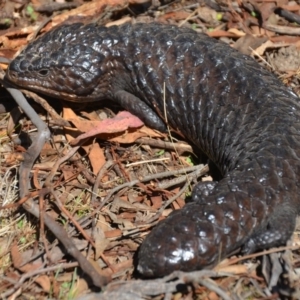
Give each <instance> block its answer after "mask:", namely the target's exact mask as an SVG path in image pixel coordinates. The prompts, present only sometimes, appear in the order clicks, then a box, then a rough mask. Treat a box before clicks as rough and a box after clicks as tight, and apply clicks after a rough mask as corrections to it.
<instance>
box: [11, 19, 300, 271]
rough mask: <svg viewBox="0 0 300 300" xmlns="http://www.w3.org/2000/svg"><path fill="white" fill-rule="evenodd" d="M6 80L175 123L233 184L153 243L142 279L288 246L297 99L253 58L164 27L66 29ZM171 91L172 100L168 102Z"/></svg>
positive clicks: (162, 229)
mask: <svg viewBox="0 0 300 300" xmlns="http://www.w3.org/2000/svg"><path fill="white" fill-rule="evenodd" d="M6 80H9V81H10V82H13V83H14V84H16V85H18V86H22V87H26V88H28V89H31V90H34V91H37V92H41V93H44V94H47V95H51V96H54V97H58V98H62V99H66V100H70V101H76V102H79V101H99V100H104V99H106V100H108V101H115V102H117V103H119V104H120V105H121V106H123V107H124V108H125V109H127V110H129V111H130V112H132V113H134V114H136V115H137V116H138V117H140V118H141V119H142V120H143V121H144V122H145V123H146V124H147V125H149V126H151V127H153V128H156V129H159V130H165V128H166V126H165V120H163V119H164V118H163V116H164V103H163V102H164V100H163V99H164V98H165V99H166V111H167V121H168V123H169V124H170V126H171V127H172V128H173V129H175V130H177V131H180V132H181V133H182V134H183V135H184V136H185V137H186V138H187V139H189V140H190V141H191V142H192V143H194V144H195V145H196V146H197V147H199V148H200V149H202V150H203V151H204V152H205V153H206V154H207V155H208V157H209V158H210V159H211V160H212V161H214V162H215V163H216V164H217V166H218V167H219V168H220V170H221V172H222V174H223V175H224V178H223V179H222V180H221V181H220V182H218V183H216V184H210V185H204V184H200V185H198V186H196V188H195V190H194V191H193V199H194V201H193V202H192V203H190V204H187V205H186V206H185V207H184V208H183V209H181V210H177V211H175V212H173V213H172V214H171V215H170V216H169V217H168V218H167V219H166V220H164V221H162V222H160V223H159V224H158V225H157V226H156V227H155V228H154V229H153V230H152V232H151V233H150V234H149V235H148V236H147V238H146V240H145V241H144V243H143V244H142V246H141V249H140V251H139V255H138V260H139V261H138V270H139V272H140V273H142V274H144V275H145V276H162V275H164V274H168V273H170V272H172V271H173V270H178V269H181V270H185V271H191V270H195V269H200V268H204V267H210V266H213V265H215V264H216V263H217V262H218V261H219V260H220V259H222V258H224V257H225V256H227V255H229V254H230V253H231V252H232V251H234V250H236V249H238V248H240V247H242V249H243V251H244V252H247V253H249V252H253V251H255V250H257V249H263V248H269V247H272V246H278V245H282V244H284V243H285V242H286V241H287V240H288V239H289V237H290V236H291V234H292V232H293V230H294V226H295V218H296V215H297V213H298V212H299V207H300V205H299V204H300V201H299V193H300V188H299V185H300V123H299V121H300V106H299V98H298V97H297V96H296V95H295V94H294V93H293V92H292V91H291V90H289V89H288V88H287V87H285V86H284V85H283V84H282V83H281V82H280V81H279V80H278V79H277V78H276V77H275V76H274V75H272V74H271V73H269V72H268V71H266V70H265V69H264V68H262V67H261V66H259V64H257V63H256V62H255V61H254V60H253V59H252V58H250V57H248V56H245V55H242V54H240V53H239V52H237V51H235V50H233V49H231V48H230V47H229V46H228V45H225V44H224V43H221V42H218V41H216V40H214V39H212V38H209V37H208V36H206V35H204V34H197V33H196V32H194V31H193V30H190V29H183V28H182V29H179V28H177V27H175V26H168V25H158V24H136V25H133V26H131V25H128V24H127V25H123V26H120V27H110V28H105V27H100V26H97V25H95V24H90V25H85V26H84V25H82V24H73V25H66V26H63V27H59V28H57V29H55V30H53V31H51V32H49V33H47V34H45V35H44V36H42V37H41V38H39V39H37V40H36V41H34V42H32V43H31V44H30V45H29V46H28V47H27V48H26V49H25V50H23V52H21V54H20V55H19V56H18V57H17V58H16V59H15V60H14V61H13V62H12V63H11V64H10V66H9V68H8V70H7V74H6ZM164 84H165V96H164Z"/></svg>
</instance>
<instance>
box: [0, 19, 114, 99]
mask: <svg viewBox="0 0 300 300" xmlns="http://www.w3.org/2000/svg"><path fill="white" fill-rule="evenodd" d="M98 28H99V27H97V28H96V26H95V25H94V24H89V25H82V24H81V23H76V24H72V25H63V26H60V27H58V28H56V29H54V30H52V31H50V32H48V33H46V34H44V35H43V36H41V37H39V38H38V39H36V40H35V41H33V42H31V43H30V44H29V45H28V46H27V47H26V48H25V49H24V50H23V51H22V52H21V53H20V54H19V55H18V56H17V57H16V58H15V59H14V60H13V61H12V62H11V63H10V65H9V67H8V69H7V72H6V75H5V80H6V81H8V82H10V83H12V84H14V85H16V86H18V87H22V88H24V89H28V90H32V91H35V92H40V93H42V94H46V95H50V96H52V97H56V98H61V99H63V100H68V101H76V102H77V101H96V100H99V99H100V98H101V96H104V95H103V94H104V93H105V96H106V98H108V97H107V96H109V86H110V82H109V81H110V77H111V76H110V74H111V73H112V69H111V64H110V65H109V67H110V72H107V69H108V64H109V62H108V60H107V59H106V55H107V53H108V52H107V51H106V50H105V49H103V47H104V48H105V47H106V48H107V45H106V44H105V42H104V41H103V39H101V34H100V35H98V34H96V33H95V30H96V29H97V30H98V31H99V29H98ZM100 30H102V31H105V30H107V28H105V27H101V29H100ZM103 36H105V34H104V35H103ZM108 46H110V45H108ZM105 51H106V52H105ZM103 52H104V53H103ZM106 73H108V74H106ZM104 75H105V76H104ZM104 90H105V92H104ZM102 91H103V93H102Z"/></svg>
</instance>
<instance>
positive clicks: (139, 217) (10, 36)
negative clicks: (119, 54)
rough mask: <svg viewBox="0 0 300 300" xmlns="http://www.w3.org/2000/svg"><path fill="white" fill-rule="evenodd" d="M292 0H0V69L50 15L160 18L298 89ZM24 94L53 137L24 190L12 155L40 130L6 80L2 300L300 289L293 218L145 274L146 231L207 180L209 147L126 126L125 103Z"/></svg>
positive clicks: (20, 154) (58, 20) (286, 295)
mask: <svg viewBox="0 0 300 300" xmlns="http://www.w3.org/2000/svg"><path fill="white" fill-rule="evenodd" d="M299 2H300V1H285V0H281V1H280V0H279V1H275V0H274V1H272V0H260V1H259V0H257V1H254V0H250V1H242V0H238V1H226V0H219V1H212V0H206V1H194V0H190V1H183V0H182V1H159V0H153V1H147V0H131V1H125V0H109V1H104V0H94V1H82V0H79V1H65V0H59V1H57V2H54V1H52V0H32V1H30V0H28V1H25V0H15V1H9V0H6V1H5V0H2V1H1V0H0V57H1V59H0V70H1V69H2V71H1V72H0V73H1V74H2V75H1V77H0V78H3V72H5V70H6V68H7V63H8V62H9V61H10V60H11V59H13V58H14V57H15V56H16V55H17V53H18V51H19V50H20V49H22V48H23V47H24V46H26V45H27V44H28V43H29V42H30V41H32V40H33V39H35V37H36V36H39V35H42V34H43V33H45V32H48V31H49V30H51V29H52V28H53V27H55V26H57V25H60V24H67V23H68V24H70V23H75V22H84V23H88V22H91V21H93V22H97V23H99V24H101V25H106V26H111V25H120V24H123V23H125V22H132V23H136V22H147V23H149V22H160V23H166V24H176V25H178V26H185V27H190V28H193V29H195V30H197V31H199V32H204V33H206V34H208V35H209V36H211V37H213V38H216V39H220V40H222V41H223V42H225V43H228V44H229V45H230V46H232V47H234V48H236V49H238V50H239V51H241V52H242V53H244V54H247V55H251V56H252V57H254V58H255V59H256V60H257V61H258V62H259V63H260V64H262V65H263V66H264V67H265V68H267V69H268V70H270V71H271V72H273V73H274V74H276V76H278V77H279V78H280V79H281V80H282V81H283V82H284V83H285V84H286V85H287V86H290V87H291V88H293V90H294V91H295V92H296V93H297V94H299V95H300V85H299V70H300V51H299V47H300V37H299V35H300V27H299V24H300V3H299ZM25 95H26V97H27V99H28V101H29V103H30V104H31V105H32V107H33V108H34V110H35V111H36V112H37V113H38V114H39V116H40V118H41V119H42V120H43V121H44V122H45V123H46V124H47V125H48V126H49V129H50V132H51V138H50V139H49V140H48V141H47V142H46V143H45V145H44V146H43V148H42V149H41V151H40V155H39V156H38V158H37V159H36V160H35V162H34V166H33V167H32V168H31V170H29V172H30V173H29V174H28V175H29V176H30V182H29V183H26V184H25V185H27V184H29V185H27V187H26V189H29V193H28V194H27V195H26V196H24V197H21V198H20V193H19V187H20V185H19V182H20V181H22V180H25V182H27V181H26V178H25V179H24V177H23V178H22V176H25V175H24V174H23V175H22V174H20V176H21V177H20V178H19V175H18V174H19V170H20V168H19V167H20V164H21V163H22V162H23V161H24V159H25V158H26V156H25V153H26V151H27V149H28V148H29V146H30V145H31V142H32V141H34V140H35V139H36V137H37V129H36V126H35V125H34V124H35V122H34V120H30V118H28V117H27V116H26V115H25V114H23V113H22V111H21V110H20V109H19V108H18V106H17V104H16V103H15V101H14V100H13V98H12V97H11V96H10V94H9V93H8V92H7V91H6V90H5V89H4V87H3V86H2V85H1V81H0V113H1V114H0V133H1V134H0V141H1V144H0V161H1V166H0V178H1V179H0V186H1V188H0V205H2V207H1V210H0V297H1V299H75V298H76V299H85V300H87V299H210V300H214V299H300V271H299V270H300V269H299V267H300V255H299V254H300V252H299V247H300V241H299V231H297V228H300V227H299V226H297V227H296V231H295V233H294V235H293V237H292V239H291V241H290V242H289V243H288V245H287V246H286V247H281V248H274V249H270V250H267V251H263V252H260V253H255V254H253V255H248V256H241V255H239V254H238V253H237V254H236V256H232V257H230V258H228V259H225V260H224V261H222V262H220V264H219V265H218V266H217V267H216V268H214V269H213V270H202V271H197V272H191V273H184V272H176V273H174V274H171V275H169V276H166V277H163V278H159V279H152V280H149V279H148V280H146V279H142V278H141V277H140V276H139V274H137V272H136V271H135V263H136V260H135V259H136V253H137V251H138V248H139V246H140V244H141V242H142V241H143V239H144V238H145V236H146V235H147V234H148V233H149V232H150V230H151V229H152V228H153V226H155V225H156V224H157V222H158V221H159V220H162V219H164V218H166V217H167V216H168V215H169V214H170V213H171V212H172V211H173V210H176V209H180V208H182V207H183V206H184V204H185V201H186V199H188V198H189V196H190V194H191V190H192V186H193V184H194V183H195V182H196V181H197V180H198V181H199V180H204V181H208V180H212V179H213V178H215V176H216V175H215V174H214V171H213V170H209V168H208V166H207V165H206V163H207V159H206V158H205V157H203V155H202V154H201V153H199V151H198V150H197V149H194V148H193V145H189V144H188V143H186V141H184V140H183V139H182V138H179V137H178V136H173V137H171V136H170V134H163V133H160V132H157V131H155V130H152V129H151V128H147V127H146V126H141V124H140V123H139V121H138V120H136V119H134V117H133V116H129V117H128V120H129V122H130V127H131V128H130V129H128V126H127V125H126V126H127V127H126V126H125V127H122V126H124V124H123V123H122V124H120V123H118V116H120V115H119V114H118V113H119V112H120V111H122V109H120V108H119V107H116V106H113V105H105V106H103V104H100V103H99V104H98V103H96V104H93V105H88V104H84V103H82V104H80V105H79V104H76V105H75V104H70V103H66V102H63V101H59V100H57V99H56V100H55V99H49V98H45V100H46V101H44V99H41V97H39V96H37V95H36V94H34V93H31V92H28V91H27V92H25ZM45 102H46V104H45ZM49 104H50V106H48V105H49ZM123 113H124V112H121V116H122V114H123ZM109 118H111V119H112V121H109V122H108V120H109ZM135 122H137V123H135ZM33 123H34V124H33ZM100 123H101V130H100V131H99V124H100ZM133 123H134V124H135V125H133ZM91 128H93V129H95V130H94V131H92V132H91V131H90V130H91ZM86 132H88V137H89V138H88V139H87V138H86V137H87V136H85V140H84V143H83V142H80V141H81V140H80V137H79V135H80V134H82V133H86ZM24 203H27V207H26V204H25V205H24ZM28 203H29V204H30V205H31V208H28V206H29V204H28ZM37 216H40V217H37ZM49 224H50V225H49ZM51 224H52V225H53V228H51V226H52V225H51ZM49 228H51V230H49ZM66 249H67V251H66Z"/></svg>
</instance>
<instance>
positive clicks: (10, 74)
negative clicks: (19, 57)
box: [8, 70, 18, 79]
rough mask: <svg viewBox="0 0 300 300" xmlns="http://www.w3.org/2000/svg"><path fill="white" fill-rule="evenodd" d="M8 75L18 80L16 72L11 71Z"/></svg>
mask: <svg viewBox="0 0 300 300" xmlns="http://www.w3.org/2000/svg"><path fill="white" fill-rule="evenodd" d="M8 74H9V77H10V78H12V79H17V78H18V75H17V72H15V71H11V70H10V71H9V72H8Z"/></svg>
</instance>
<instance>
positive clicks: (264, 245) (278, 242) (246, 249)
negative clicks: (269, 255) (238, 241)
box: [242, 203, 297, 254]
mask: <svg viewBox="0 0 300 300" xmlns="http://www.w3.org/2000/svg"><path fill="white" fill-rule="evenodd" d="M296 217H297V210H296V209H295V208H294V207H292V206H291V205H290V204H288V203H283V204H281V205H279V206H277V207H276V209H275V210H274V212H273V213H272V215H271V216H270V217H269V219H268V220H267V222H266V224H265V226H260V228H259V230H257V231H255V232H254V233H253V234H252V236H251V237H250V238H249V239H248V241H247V242H246V243H245V244H244V246H243V250H242V252H243V253H244V254H250V253H253V252H255V251H257V250H262V249H268V248H272V247H278V246H282V245H284V244H285V243H286V242H287V241H288V239H289V238H290V237H291V235H292V233H293V231H294V230H295V225H296Z"/></svg>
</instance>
